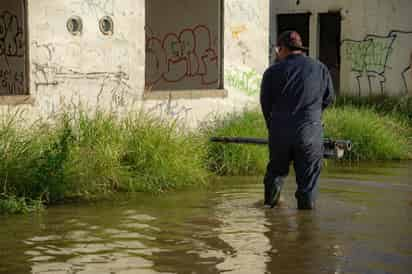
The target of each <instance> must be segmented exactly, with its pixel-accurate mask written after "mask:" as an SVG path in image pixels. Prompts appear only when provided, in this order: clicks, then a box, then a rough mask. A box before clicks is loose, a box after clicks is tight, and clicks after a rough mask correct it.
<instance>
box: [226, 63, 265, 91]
mask: <svg viewBox="0 0 412 274" xmlns="http://www.w3.org/2000/svg"><path fill="white" fill-rule="evenodd" d="M261 80H262V75H260V74H258V73H257V72H256V70H254V69H248V70H243V71H242V70H239V69H232V70H225V84H227V85H228V86H229V87H232V88H235V89H237V90H240V91H242V92H244V93H245V94H247V95H249V96H252V95H256V94H258V93H259V91H260V82H261Z"/></svg>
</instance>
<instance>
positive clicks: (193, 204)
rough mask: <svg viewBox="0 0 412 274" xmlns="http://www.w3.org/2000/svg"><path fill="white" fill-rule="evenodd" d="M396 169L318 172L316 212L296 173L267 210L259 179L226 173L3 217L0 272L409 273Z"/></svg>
mask: <svg viewBox="0 0 412 274" xmlns="http://www.w3.org/2000/svg"><path fill="white" fill-rule="evenodd" d="M400 170H402V172H399V174H400V175H399V176H400V177H399V178H398V177H396V176H394V177H393V176H392V175H391V177H390V178H391V180H390V181H386V179H388V178H389V177H383V178H380V180H375V176H376V174H379V173H380V172H381V171H380V170H377V171H376V172H373V174H372V175H371V176H370V177H368V178H365V180H364V181H356V180H353V179H351V180H346V179H344V177H345V176H346V175H345V176H342V177H341V176H340V175H339V173H335V174H334V175H333V176H331V177H330V178H329V177H324V178H322V180H321V193H320V200H319V201H318V209H317V210H315V211H302V212H301V211H298V210H296V201H295V200H294V198H293V193H294V190H295V184H294V182H293V180H292V179H290V180H289V181H287V182H286V185H285V189H284V196H285V202H284V204H283V206H282V207H280V208H275V209H264V208H262V206H261V205H262V201H261V199H262V185H261V179H260V178H226V179H222V181H221V182H220V183H219V184H216V185H215V186H214V188H213V190H209V191H207V190H202V191H196V190H194V191H188V192H179V193H170V194H168V195H162V196H160V197H150V196H148V195H143V194H142V195H136V196H135V197H127V198H125V199H121V200H120V201H114V202H103V203H99V204H95V205H93V204H89V205H78V206H73V205H72V206H70V205H66V206H62V207H54V208H51V209H48V210H47V211H45V212H43V213H42V214H39V215H31V216H28V217H22V216H15V217H1V216H0V223H1V226H0V273H7V274H8V273H16V274H19V273H30V272H31V273H83V274H84V273H116V274H117V273H143V274H144V273H248V274H249V273H250V274H254V273H302V274H319V273H336V274H339V273H371V274H378V273H401V274H407V273H410V269H412V252H411V250H412V237H411V231H412V214H411V213H410V208H411V207H410V206H411V195H412V189H411V184H410V183H405V182H406V181H408V180H410V179H409V177H404V174H408V173H409V171H408V170H405V169H402V167H400ZM345 172H346V171H345ZM351 172H355V171H351ZM362 176H365V177H367V175H366V171H364V170H363V171H362ZM336 178H338V179H336Z"/></svg>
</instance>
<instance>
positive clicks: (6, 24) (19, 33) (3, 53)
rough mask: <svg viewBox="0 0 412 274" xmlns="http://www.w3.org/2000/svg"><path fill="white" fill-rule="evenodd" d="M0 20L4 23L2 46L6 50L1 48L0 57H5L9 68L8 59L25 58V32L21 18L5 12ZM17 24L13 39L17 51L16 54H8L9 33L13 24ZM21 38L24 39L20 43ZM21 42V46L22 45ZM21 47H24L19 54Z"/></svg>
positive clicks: (0, 16) (0, 40)
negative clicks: (19, 38) (7, 39)
mask: <svg viewBox="0 0 412 274" xmlns="http://www.w3.org/2000/svg"><path fill="white" fill-rule="evenodd" d="M7 18H8V20H6V19H7ZM0 19H2V21H3V22H4V28H5V29H4V37H3V38H0V45H4V48H2V47H1V46H0V57H2V56H3V57H4V58H5V61H6V64H7V66H10V63H9V60H8V57H19V58H22V57H24V50H25V42H24V31H23V27H22V25H21V22H20V21H19V17H18V16H17V15H15V14H13V13H11V12H9V11H4V12H3V13H1V14H0ZM14 22H16V28H17V29H16V35H15V36H14V37H13V41H14V44H15V46H16V50H15V52H14V53H11V52H10V49H8V50H9V52H7V51H8V50H7V48H6V46H7V45H6V38H7V36H8V32H9V30H10V29H11V27H12V23H14ZM19 36H21V37H22V38H23V39H22V41H18V37H19ZM20 42H21V45H20ZM19 46H21V47H22V50H21V51H20V53H19Z"/></svg>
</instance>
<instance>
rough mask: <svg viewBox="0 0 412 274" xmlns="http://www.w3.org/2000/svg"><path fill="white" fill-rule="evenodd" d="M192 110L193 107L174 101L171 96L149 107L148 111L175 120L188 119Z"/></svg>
mask: <svg viewBox="0 0 412 274" xmlns="http://www.w3.org/2000/svg"><path fill="white" fill-rule="evenodd" d="M191 111H192V108H191V107H187V106H185V105H184V104H179V103H178V102H177V101H173V100H172V98H171V96H169V98H168V99H167V100H162V101H161V102H160V103H157V104H155V105H154V106H152V107H151V108H149V109H148V113H152V114H155V115H159V117H160V118H162V119H165V120H170V119H173V120H175V121H187V118H188V116H189V114H190V112H191Z"/></svg>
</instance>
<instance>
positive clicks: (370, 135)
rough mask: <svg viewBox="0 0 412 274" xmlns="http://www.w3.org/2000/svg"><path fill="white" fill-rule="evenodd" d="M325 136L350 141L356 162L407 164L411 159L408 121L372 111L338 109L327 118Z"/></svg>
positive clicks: (326, 114) (327, 112)
mask: <svg viewBox="0 0 412 274" xmlns="http://www.w3.org/2000/svg"><path fill="white" fill-rule="evenodd" d="M324 122H325V125H326V131H325V134H326V135H327V136H329V137H332V138H335V139H348V140H352V142H353V149H352V151H351V152H350V153H348V155H347V156H348V158H349V159H353V160H404V159H410V158H411V146H410V141H409V139H410V133H411V128H410V127H409V126H408V124H407V123H406V122H405V121H402V120H400V119H398V118H397V117H393V116H392V115H388V114H385V115H383V114H379V113H378V112H377V111H375V110H374V109H371V108H365V107H363V108H355V107H353V106H345V107H335V108H331V109H329V110H327V111H326V113H325V115H324Z"/></svg>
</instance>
